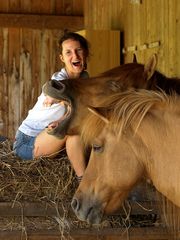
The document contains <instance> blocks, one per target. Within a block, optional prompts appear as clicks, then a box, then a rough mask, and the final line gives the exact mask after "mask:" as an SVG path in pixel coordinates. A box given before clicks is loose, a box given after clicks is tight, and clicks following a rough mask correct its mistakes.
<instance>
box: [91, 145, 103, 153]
mask: <svg viewBox="0 0 180 240" xmlns="http://www.w3.org/2000/svg"><path fill="white" fill-rule="evenodd" d="M92 149H93V151H94V152H102V151H103V146H101V145H97V144H93V145H92Z"/></svg>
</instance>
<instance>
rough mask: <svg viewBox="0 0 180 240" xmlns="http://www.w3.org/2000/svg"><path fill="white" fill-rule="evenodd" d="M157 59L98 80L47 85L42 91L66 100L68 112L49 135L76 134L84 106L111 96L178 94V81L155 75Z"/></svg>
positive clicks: (78, 80) (124, 66)
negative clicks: (147, 92) (133, 92)
mask: <svg viewBox="0 0 180 240" xmlns="http://www.w3.org/2000/svg"><path fill="white" fill-rule="evenodd" d="M156 64H157V57H156V55H153V56H152V57H151V58H150V59H149V61H148V62H147V63H146V64H145V65H142V64H138V63H136V62H134V63H128V64H124V65H121V66H119V67H116V68H114V69H112V70H109V71H107V72H105V73H103V74H101V75H100V76H98V77H93V78H88V79H65V80H62V81H54V80H52V81H49V82H47V83H46V84H45V85H44V87H43V91H44V92H45V93H46V94H48V95H50V96H52V97H55V98H57V99H60V100H65V101H66V103H67V109H68V110H69V111H67V113H66V115H65V117H64V118H63V119H61V121H60V123H61V124H59V126H58V127H56V128H54V129H53V130H50V131H49V133H50V134H53V135H56V136H57V137H60V138H62V137H64V135H66V134H69V135H72V134H77V133H78V126H79V125H80V124H81V121H82V119H83V118H84V116H85V115H86V114H87V106H93V107H96V106H97V105H98V104H99V102H100V101H101V100H103V99H106V98H107V97H108V96H109V95H110V94H112V93H115V92H123V91H126V90H127V89H137V88H145V89H159V88H161V89H163V90H165V91H166V92H167V93H169V92H170V91H171V90H172V89H173V90H175V91H176V92H178V93H180V81H179V80H178V79H170V78H167V77H165V76H164V75H163V74H161V73H160V72H158V71H156V70H155V69H156Z"/></svg>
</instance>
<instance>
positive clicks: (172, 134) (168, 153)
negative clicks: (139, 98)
mask: <svg viewBox="0 0 180 240" xmlns="http://www.w3.org/2000/svg"><path fill="white" fill-rule="evenodd" d="M159 114H160V115H162V116H159V117H160V119H157V120H156V119H154V120H153V119H151V121H149V122H145V123H144V124H147V126H145V125H144V126H143V124H142V126H141V127H140V128H141V130H140V134H141V138H142V140H143V142H144V144H145V145H146V146H147V149H148V152H149V156H148V157H149V159H146V160H145V161H146V162H145V163H144V165H146V168H147V172H148V175H149V178H151V180H152V181H153V184H154V185H155V187H156V188H157V189H158V191H160V192H161V193H162V194H164V195H165V196H166V197H167V198H168V199H169V200H171V201H173V202H174V203H175V204H176V205H178V206H179V207H180V174H179V173H180V148H179V146H180V135H179V132H180V124H179V120H178V116H175V117H173V116H172V115H171V113H167V112H166V113H165V114H164V116H163V113H162V112H160V113H159ZM161 119H163V120H162V121H161ZM166 122H167V124H166ZM143 127H144V128H143ZM143 129H145V130H144V131H143Z"/></svg>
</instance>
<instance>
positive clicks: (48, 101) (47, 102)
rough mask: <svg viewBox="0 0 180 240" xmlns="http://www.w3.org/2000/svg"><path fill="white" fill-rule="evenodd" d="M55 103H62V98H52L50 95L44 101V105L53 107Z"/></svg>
mask: <svg viewBox="0 0 180 240" xmlns="http://www.w3.org/2000/svg"><path fill="white" fill-rule="evenodd" d="M54 103H60V100H58V99H56V98H52V97H50V96H46V99H45V100H44V102H43V106H44V107H51V105H52V104H54Z"/></svg>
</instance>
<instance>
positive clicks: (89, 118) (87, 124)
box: [81, 112, 105, 146]
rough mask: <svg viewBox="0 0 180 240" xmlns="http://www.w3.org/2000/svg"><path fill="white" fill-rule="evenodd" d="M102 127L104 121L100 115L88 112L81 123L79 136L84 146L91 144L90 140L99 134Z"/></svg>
mask: <svg viewBox="0 0 180 240" xmlns="http://www.w3.org/2000/svg"><path fill="white" fill-rule="evenodd" d="M92 126H93V131H92ZM104 127H105V122H104V121H103V120H102V119H101V118H100V117H98V116H96V115H94V114H93V113H91V112H89V113H88V114H87V115H86V117H85V119H84V120H83V122H82V125H81V137H82V139H83V143H84V144H85V145H86V146H88V145H91V144H92V141H93V140H94V139H95V138H96V137H98V136H99V135H100V133H101V132H102V130H103V129H104Z"/></svg>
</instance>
